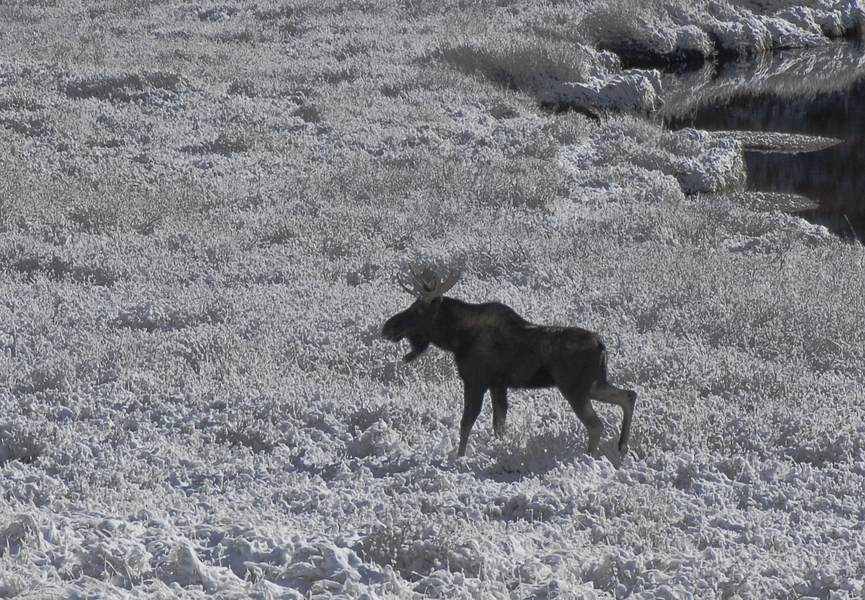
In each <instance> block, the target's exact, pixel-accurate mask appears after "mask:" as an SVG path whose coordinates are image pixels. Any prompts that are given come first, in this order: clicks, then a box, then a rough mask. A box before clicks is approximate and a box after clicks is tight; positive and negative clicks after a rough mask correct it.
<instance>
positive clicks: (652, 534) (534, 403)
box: [0, 0, 865, 599]
mask: <svg viewBox="0 0 865 600" xmlns="http://www.w3.org/2000/svg"><path fill="white" fill-rule="evenodd" d="M593 4H594V6H583V5H582V4H580V5H569V4H566V3H556V4H554V3H546V2H535V1H525V2H486V1H480V2H472V3H466V2H460V3H456V2H453V3H452V2H444V1H442V2H435V1H432V2H423V3H420V2H419V3H412V2H402V3H385V2H355V3H352V2H337V1H335V0H334V1H332V2H324V3H322V2H320V1H319V0H316V1H315V2H312V1H308V2H303V1H298V2H277V1H269V0H264V1H263V2H260V3H258V4H251V3H243V2H233V3H232V2H203V3H200V4H188V3H181V2H174V1H173V0H166V1H163V2H143V1H135V0H104V1H99V2H96V1H93V2H90V1H82V2H13V3H4V4H2V5H0V148H2V151H0V408H2V413H0V414H2V416H0V494H2V502H0V597H18V598H69V597H88V598H90V597H104V598H130V597H148V598H150V597H154V598H203V597H218V598H241V597H251V598H301V597H314V598H329V597H348V598H370V599H371V598H397V597H398V598H413V597H414V598H421V597H444V598H540V597H548V598H613V597H615V598H625V597H634V598H658V597H661V598H690V597H693V598H714V597H717V598H733V597H741V598H794V597H819V598H862V597H865V584H863V580H865V558H863V556H865V532H863V523H865V462H863V461H865V456H863V451H862V446H863V442H865V375H863V372H862V367H863V361H865V328H863V323H865V279H863V268H865V253H863V249H862V248H861V247H860V246H857V245H853V244H849V243H842V242H840V241H839V240H837V239H835V238H833V237H832V236H831V235H829V234H828V233H827V232H826V231H825V230H824V229H822V228H819V227H815V226H812V225H809V224H807V223H805V222H804V221H802V220H800V219H797V218H794V217H791V216H788V215H785V214H782V213H779V212H771V211H769V212H752V211H750V210H749V209H748V208H746V207H744V206H740V205H738V204H736V203H734V202H732V201H731V200H730V199H729V198H730V197H734V196H733V195H731V196H729V197H727V196H724V195H723V194H722V193H719V192H724V191H729V190H733V191H735V190H737V189H739V188H740V187H741V184H742V182H743V180H744V177H745V173H744V163H743V161H742V155H741V148H742V146H741V144H742V141H741V139H736V138H733V137H725V136H723V135H717V134H708V133H705V132H699V131H693V130H691V131H682V132H675V133H674V132H665V131H662V130H661V129H660V128H659V127H658V126H657V125H655V124H652V123H651V122H650V121H649V120H647V119H646V118H645V115H646V114H650V113H652V112H653V111H655V110H657V108H658V106H659V102H660V101H663V100H664V93H665V92H664V89H663V86H662V85H661V81H662V80H661V78H660V77H659V75H658V74H657V72H654V71H652V70H622V69H621V68H620V66H619V65H620V63H619V59H618V58H617V57H616V56H615V55H614V54H612V53H611V52H610V51H609V49H607V50H603V49H599V48H613V47H621V44H616V43H613V42H616V41H621V40H622V39H623V36H624V37H625V38H628V39H631V38H633V39H637V40H642V42H641V44H640V45H639V48H640V49H641V51H643V52H645V50H646V48H654V51H653V52H654V55H657V56H663V55H673V56H675V55H677V52H676V50H677V49H679V50H682V52H679V53H678V54H679V55H686V54H688V53H687V52H684V50H689V49H690V50H693V49H694V48H697V49H699V51H700V52H701V53H706V54H709V53H711V52H714V51H721V52H723V53H727V54H729V53H730V52H734V51H735V52H739V51H741V52H743V53H751V54H753V53H756V52H758V51H762V50H764V49H766V48H772V47H780V46H795V45H823V44H827V43H828V41H827V40H828V38H827V37H826V36H827V35H828V36H838V35H841V34H843V33H844V32H845V31H849V30H853V29H855V28H856V27H857V26H858V25H857V23H861V21H862V14H863V13H862V10H861V8H860V7H859V6H858V4H856V3H855V2H841V3H838V4H831V3H827V2H812V3H808V4H806V5H802V4H801V3H798V4H797V5H795V6H778V5H776V3H767V2H761V3H757V2H724V1H720V0H716V1H712V2H705V3H702V2H700V3H697V4H696V5H695V4H694V3H688V4H685V3H682V4H681V5H677V4H674V3H672V2H668V3H652V4H651V8H646V9H639V10H637V9H634V8H633V6H634V4H633V3H632V2H631V1H630V0H628V1H627V2H626V1H624V0H622V1H620V2H608V3H605V4H598V3H593ZM839 60H842V59H839ZM541 105H546V106H548V107H550V108H556V107H557V106H563V105H568V106H570V107H571V108H574V109H575V110H573V111H569V112H563V113H560V114H557V113H556V112H555V111H549V110H547V109H543V108H541ZM584 114H589V115H601V118H600V119H597V118H594V117H591V116H584ZM793 141H795V142H796V143H798V142H799V141H801V140H793ZM772 143H773V144H776V143H777V144H780V145H783V144H785V143H786V142H785V140H783V139H781V140H775V139H773V140H772ZM410 263H411V264H414V265H426V264H429V265H436V266H438V267H439V268H440V269H441V272H442V273H444V272H445V271H447V270H449V269H460V270H461V271H462V273H463V276H462V279H461V281H460V282H459V283H458V284H457V285H456V286H455V287H454V289H453V290H452V294H453V295H454V296H455V297H459V298H462V299H464V300H468V301H475V302H481V301H487V300H498V301H501V302H505V303H507V304H509V305H510V306H512V307H513V308H514V309H516V310H517V311H518V312H519V313H521V314H522V315H523V316H525V317H526V318H528V319H530V320H532V321H534V322H538V323H548V324H560V325H579V326H583V327H587V328H590V329H592V330H595V331H598V332H599V333H601V334H602V336H603V337H604V339H605V340H606V343H607V346H608V348H609V350H610V376H611V380H612V381H613V382H614V383H615V384H617V385H620V386H622V387H627V388H631V389H634V390H636V391H637V392H638V394H639V400H638V404H637V412H636V415H635V419H634V428H633V430H632V439H631V451H630V454H628V455H627V456H625V457H621V456H618V455H617V453H616V451H615V441H616V438H617V436H618V427H619V423H620V414H619V413H618V411H617V410H613V409H611V408H609V407H599V412H600V414H601V416H602V419H603V420H604V422H605V424H606V431H605V435H604V438H603V441H602V444H601V450H602V454H603V456H602V457H601V458H600V459H598V460H594V459H592V458H591V457H589V456H588V455H587V454H586V452H585V446H586V436H585V430H584V428H583V427H582V426H581V425H580V424H579V422H578V421H577V419H576V418H575V416H574V415H573V414H572V413H571V411H570V409H569V408H568V406H567V404H566V403H565V402H564V401H563V399H562V398H561V396H560V395H559V394H558V392H556V391H555V390H549V391H544V390H534V391H531V392H514V393H513V394H512V396H511V405H512V408H511V411H510V414H509V423H508V429H507V433H506V435H505V436H504V438H501V439H499V438H496V437H495V436H494V435H493V434H492V428H491V415H490V410H489V407H488V406H486V407H485V408H484V412H483V413H482V415H481V418H480V420H479V421H478V423H477V425H476V426H475V429H474V431H473V433H472V437H471V439H470V442H469V449H468V454H467V456H466V457H465V458H460V459H457V458H455V456H454V448H455V445H456V441H457V437H458V431H457V430H458V424H459V418H460V414H461V409H462V406H461V404H462V402H461V393H462V388H461V384H460V382H459V380H458V378H457V376H456V373H455V371H454V368H453V366H452V360H451V358H450V357H449V356H447V355H446V354H445V353H443V352H441V351H438V350H436V349H431V350H429V351H428V352H427V353H426V354H425V355H424V356H423V357H421V358H420V359H418V360H417V361H415V362H413V363H411V364H408V365H406V364H403V363H401V362H400V357H401V356H402V355H403V354H404V353H405V352H406V350H407V349H406V347H405V346H397V345H394V344H390V343H387V342H384V341H382V340H381V339H380V337H379V331H380V327H381V324H382V323H383V322H384V320H385V319H386V318H387V317H389V316H390V315H392V314H394V313H396V312H397V311H400V310H403V309H404V308H406V307H407V306H408V305H409V303H410V302H411V298H410V297H409V296H408V295H407V294H405V293H404V292H403V291H402V290H401V289H400V288H399V286H398V284H397V279H398V277H399V276H400V275H401V274H402V273H403V272H404V270H405V269H406V267H407V266H408V264H410Z"/></svg>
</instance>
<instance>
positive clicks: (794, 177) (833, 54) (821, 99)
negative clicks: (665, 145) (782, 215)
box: [665, 44, 865, 242]
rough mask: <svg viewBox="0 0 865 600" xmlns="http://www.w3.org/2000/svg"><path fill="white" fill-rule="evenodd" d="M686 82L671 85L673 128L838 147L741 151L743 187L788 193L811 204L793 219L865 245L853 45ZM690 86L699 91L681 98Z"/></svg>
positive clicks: (861, 121)
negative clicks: (815, 140) (675, 94)
mask: <svg viewBox="0 0 865 600" xmlns="http://www.w3.org/2000/svg"><path fill="white" fill-rule="evenodd" d="M691 77H692V79H691V80H690V81H688V80H687V79H682V78H679V79H678V80H677V81H676V82H675V83H673V84H672V85H673V87H674V88H675V86H676V85H679V86H682V87H681V94H682V95H681V96H680V97H679V98H680V100H678V102H679V106H678V107H677V106H671V107H670V108H669V109H668V114H667V115H665V121H666V123H667V124H668V125H669V126H670V127H671V128H673V129H678V128H682V127H696V128H699V129H706V130H710V131H726V130H743V131H760V132H770V131H771V132H782V133H796V134H805V135H816V136H825V137H833V138H838V139H841V140H843V142H842V143H840V144H838V145H836V146H833V147H831V148H828V149H825V150H821V151H818V152H807V153H800V154H777V153H761V152H746V153H745V161H746V164H747V168H748V184H747V185H748V189H749V190H753V191H761V192H784V193H795V194H800V195H803V196H806V197H808V198H810V199H812V200H815V201H816V202H817V203H818V204H819V208H818V209H815V210H809V211H805V212H801V213H797V214H799V215H800V216H802V217H804V218H806V219H808V220H809V221H812V222H814V223H818V224H821V225H825V226H826V227H828V228H829V229H830V230H832V231H834V232H835V233H837V234H838V235H840V236H841V237H845V238H854V237H855V238H858V239H859V240H860V241H863V242H865V51H863V48H862V47H861V46H857V45H852V44H848V45H839V46H837V47H829V48H822V49H819V50H803V51H798V52H794V51H789V52H786V53H779V54H777V55H773V56H772V57H771V58H765V57H764V58H763V59H762V60H760V61H757V60H752V61H746V62H739V63H735V64H729V65H723V66H721V67H719V68H718V69H717V71H713V70H712V71H710V72H709V73H702V74H700V75H692V76H691ZM694 78H696V79H694ZM694 81H697V82H698V89H699V92H698V93H697V94H695V95H686V91H685V90H686V88H687V86H689V85H693V83H694ZM685 98H687V100H686V101H685V100H684V99H685ZM675 102H676V100H674V103H675Z"/></svg>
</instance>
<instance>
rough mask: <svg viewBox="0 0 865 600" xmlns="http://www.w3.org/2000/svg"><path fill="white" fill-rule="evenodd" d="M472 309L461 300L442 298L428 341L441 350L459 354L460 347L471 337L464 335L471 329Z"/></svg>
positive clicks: (471, 306)
mask: <svg viewBox="0 0 865 600" xmlns="http://www.w3.org/2000/svg"><path fill="white" fill-rule="evenodd" d="M473 308H474V305H472V304H468V303H466V302H463V301H462V300H455V299H454V298H442V299H441V306H440V307H439V309H438V312H437V313H436V317H435V325H434V327H433V330H432V332H431V335H430V341H431V342H432V343H433V344H435V345H436V346H438V347H439V348H441V349H442V350H448V351H450V352H454V353H456V352H459V349H460V345H461V344H463V343H465V342H466V341H468V339H470V337H471V336H467V335H466V334H467V332H468V330H469V329H471V325H472V314H473V310H472V309H473Z"/></svg>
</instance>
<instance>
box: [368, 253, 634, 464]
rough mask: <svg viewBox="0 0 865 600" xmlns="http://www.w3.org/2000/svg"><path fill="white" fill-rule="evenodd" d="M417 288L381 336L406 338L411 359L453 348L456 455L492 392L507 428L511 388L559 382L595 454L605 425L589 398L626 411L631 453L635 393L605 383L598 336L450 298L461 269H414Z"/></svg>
mask: <svg viewBox="0 0 865 600" xmlns="http://www.w3.org/2000/svg"><path fill="white" fill-rule="evenodd" d="M409 272H410V274H411V275H410V280H411V283H412V285H413V288H412V289H409V288H408V287H406V286H405V285H403V284H402V283H401V284H400V285H401V286H402V287H403V289H404V290H406V291H407V292H409V293H410V294H412V295H415V296H417V300H415V302H414V303H413V304H412V305H411V306H410V307H409V308H408V309H406V310H405V311H403V312H401V313H399V314H396V315H394V316H393V317H391V318H390V319H388V320H387V322H385V324H384V326H383V327H382V330H381V336H382V338H384V339H386V340H390V341H392V342H399V341H400V340H402V339H403V338H408V341H409V344H410V345H411V351H410V352H409V353H408V354H406V355H405V356H404V357H403V360H404V361H406V362H410V361H412V360H414V359H416V358H417V357H418V356H420V355H421V354H422V353H423V352H424V350H426V349H427V347H428V346H429V344H430V343H432V344H434V345H435V346H438V347H439V348H441V349H443V350H447V351H449V352H453V354H454V358H455V360H456V366H457V372H458V373H459V376H460V378H461V379H462V380H463V384H464V388H465V389H464V402H465V404H464V407H463V416H462V420H461V422H460V445H459V448H458V450H457V456H465V453H466V445H467V444H468V439H469V434H470V433H471V430H472V426H473V425H474V423H475V421H476V420H477V418H478V415H479V414H480V412H481V407H482V406H483V401H484V395H485V394H486V392H487V390H490V396H491V397H492V402H493V430H494V432H495V433H496V435H497V436H501V435H502V434H503V433H504V427H505V417H506V415H507V411H508V400H507V389H508V388H546V387H552V386H556V387H557V388H559V391H561V393H562V395H563V396H564V397H565V399H567V401H568V403H569V404H570V405H571V408H573V410H574V412H575V413H576V415H577V418H579V419H580V421H582V423H583V424H584V425H585V426H586V429H587V430H588V433H589V452H590V453H591V454H592V456H595V457H597V456H598V444H599V442H600V440H601V434H602V432H603V429H604V426H603V424H602V423H601V420H600V418H598V415H597V413H595V410H594V408H593V407H592V403H591V399H592V398H594V399H595V400H599V401H601V402H605V403H607V404H615V405H617V406H620V407H621V408H622V413H623V417H622V433H621V436H620V437H619V452H621V453H626V452H627V451H628V434H629V431H630V429H631V418H632V417H633V414H634V405H635V404H636V402H637V394H636V392H633V391H631V390H622V389H619V388H616V387H614V386H612V385H610V384H609V383H608V382H607V350H606V348H605V347H604V343H603V341H601V338H600V336H598V334H596V333H593V332H591V331H587V330H585V329H579V328H576V327H544V326H540V325H534V324H532V323H529V322H528V321H526V320H525V319H523V318H522V317H520V316H519V315H518V314H517V313H516V312H515V311H514V310H513V309H511V308H509V307H507V306H505V305H504V304H500V303H498V302H489V303H486V304H469V303H467V302H462V301H460V300H456V299H455V298H446V297H445V296H444V293H445V292H447V291H448V290H450V289H451V288H452V287H453V286H454V284H455V283H456V282H457V280H458V279H459V273H456V274H452V275H450V276H449V277H448V278H447V279H444V280H442V281H439V278H438V276H437V275H436V273H435V272H434V271H433V270H431V269H426V270H424V271H423V272H422V273H421V275H420V276H417V275H415V273H414V271H412V270H411V269H409Z"/></svg>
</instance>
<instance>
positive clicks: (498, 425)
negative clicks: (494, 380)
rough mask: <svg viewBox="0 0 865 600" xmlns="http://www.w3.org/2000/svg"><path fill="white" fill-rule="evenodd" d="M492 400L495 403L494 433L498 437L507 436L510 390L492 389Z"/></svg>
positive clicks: (503, 388)
mask: <svg viewBox="0 0 865 600" xmlns="http://www.w3.org/2000/svg"><path fill="white" fill-rule="evenodd" d="M490 399H491V400H492V401H493V431H494V432H495V434H496V436H498V437H502V436H503V435H504V434H505V418H507V416H508V388H506V387H494V388H490Z"/></svg>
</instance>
